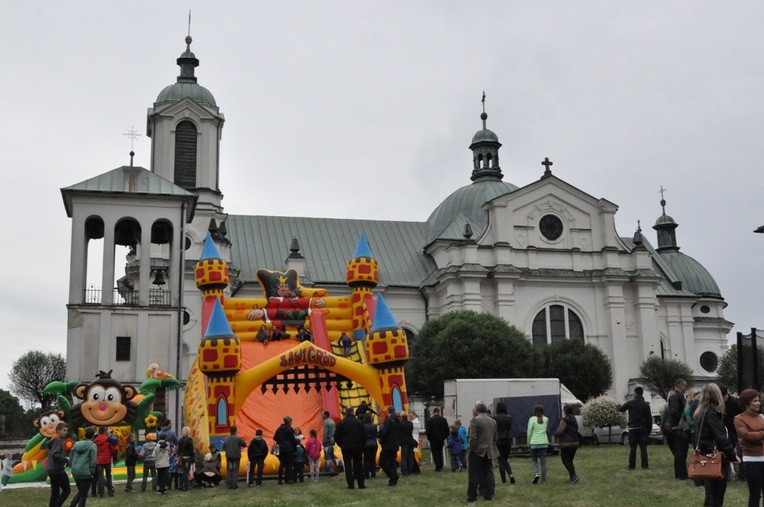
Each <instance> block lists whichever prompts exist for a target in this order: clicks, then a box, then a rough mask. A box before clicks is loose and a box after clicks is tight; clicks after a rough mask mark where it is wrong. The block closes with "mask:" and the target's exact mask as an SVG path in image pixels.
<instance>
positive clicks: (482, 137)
mask: <svg viewBox="0 0 764 507" xmlns="http://www.w3.org/2000/svg"><path fill="white" fill-rule="evenodd" d="M485 141H490V142H493V143H498V142H499V136H497V135H496V134H495V133H494V132H493V131H492V130H488V129H482V130H478V131H477V132H475V135H474V136H472V143H471V144H475V143H480V142H485Z"/></svg>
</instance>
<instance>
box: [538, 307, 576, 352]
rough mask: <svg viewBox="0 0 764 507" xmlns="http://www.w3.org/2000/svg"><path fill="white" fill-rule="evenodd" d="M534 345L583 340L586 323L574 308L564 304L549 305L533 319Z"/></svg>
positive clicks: (541, 345)
mask: <svg viewBox="0 0 764 507" xmlns="http://www.w3.org/2000/svg"><path fill="white" fill-rule="evenodd" d="M531 333H532V335H533V346H534V347H543V346H544V345H547V344H550V343H556V342H558V341H560V340H570V339H574V340H583V339H584V325H583V323H582V322H581V319H580V318H579V316H578V315H577V314H576V312H574V311H573V310H572V309H570V308H568V307H567V306H564V305H549V306H547V307H546V308H543V309H542V310H541V311H540V312H539V313H537V314H536V317H535V318H534V319H533V325H532V329H531Z"/></svg>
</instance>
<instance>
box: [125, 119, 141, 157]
mask: <svg viewBox="0 0 764 507" xmlns="http://www.w3.org/2000/svg"><path fill="white" fill-rule="evenodd" d="M122 135H123V136H126V137H128V138H129V139H130V151H133V147H134V145H135V140H136V139H138V138H139V137H140V136H141V133H140V132H138V131H137V130H135V127H134V126H132V125H130V130H128V131H127V132H125V133H124V134H122Z"/></svg>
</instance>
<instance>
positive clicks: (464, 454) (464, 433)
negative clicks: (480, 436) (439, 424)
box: [454, 419, 470, 470]
mask: <svg viewBox="0 0 764 507" xmlns="http://www.w3.org/2000/svg"><path fill="white" fill-rule="evenodd" d="M454 425H456V428H457V429H458V430H459V436H460V437H462V452H461V454H459V461H461V463H462V468H463V469H464V470H467V451H468V450H469V448H470V444H469V440H468V439H467V428H465V427H464V426H462V421H461V420H459V419H457V420H456V421H454Z"/></svg>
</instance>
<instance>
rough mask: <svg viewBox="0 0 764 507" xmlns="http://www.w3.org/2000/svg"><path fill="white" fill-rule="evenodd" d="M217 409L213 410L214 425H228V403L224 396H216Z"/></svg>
mask: <svg viewBox="0 0 764 507" xmlns="http://www.w3.org/2000/svg"><path fill="white" fill-rule="evenodd" d="M216 408H217V410H216V411H215V426H227V425H228V403H226V400H225V398H223V397H220V398H218V403H217V407H216Z"/></svg>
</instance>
